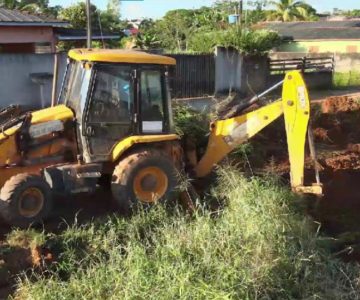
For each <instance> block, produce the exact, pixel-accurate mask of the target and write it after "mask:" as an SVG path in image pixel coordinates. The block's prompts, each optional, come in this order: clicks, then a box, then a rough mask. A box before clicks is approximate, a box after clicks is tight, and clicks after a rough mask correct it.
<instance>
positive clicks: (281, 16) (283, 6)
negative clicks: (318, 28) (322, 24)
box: [268, 0, 316, 22]
mask: <svg viewBox="0 0 360 300" xmlns="http://www.w3.org/2000/svg"><path fill="white" fill-rule="evenodd" d="M270 4H272V5H274V6H275V10H274V11H273V12H271V13H270V14H269V16H268V20H271V21H282V22H290V21H310V20H314V19H315V18H316V10H315V9H314V8H313V7H312V6H310V5H309V4H307V3H305V2H304V1H301V0H300V1H296V0H279V1H278V2H275V1H270Z"/></svg>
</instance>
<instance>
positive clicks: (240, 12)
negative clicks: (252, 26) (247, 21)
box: [238, 0, 243, 26]
mask: <svg viewBox="0 0 360 300" xmlns="http://www.w3.org/2000/svg"><path fill="white" fill-rule="evenodd" d="M242 17H243V0H239V21H238V22H239V26H241V22H242Z"/></svg>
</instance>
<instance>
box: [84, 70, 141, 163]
mask: <svg viewBox="0 0 360 300" xmlns="http://www.w3.org/2000/svg"><path fill="white" fill-rule="evenodd" d="M134 73H136V72H134V68H133V67H132V66H131V65H120V64H119V65H114V64H111V65H110V64H97V65H95V66H94V76H93V85H92V90H91V92H90V96H89V99H88V103H87V108H86V111H87V113H86V117H85V120H84V123H85V126H84V128H85V132H84V134H85V136H86V141H87V149H88V153H89V156H90V160H91V161H92V162H94V161H106V160H107V159H108V157H109V154H110V153H111V149H112V148H113V146H114V145H115V144H116V143H118V142H119V141H120V140H122V139H124V138H125V137H127V136H130V135H133V134H134V133H136V132H137V129H136V124H135V123H136V122H135V121H136V120H135V118H134V116H135V113H136V108H135V100H134V95H135V93H134V87H135V86H136V76H134Z"/></svg>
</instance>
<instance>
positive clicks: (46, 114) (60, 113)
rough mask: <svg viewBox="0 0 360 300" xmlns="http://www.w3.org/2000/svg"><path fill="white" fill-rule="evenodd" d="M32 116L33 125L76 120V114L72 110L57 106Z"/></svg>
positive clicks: (34, 113)
mask: <svg viewBox="0 0 360 300" xmlns="http://www.w3.org/2000/svg"><path fill="white" fill-rule="evenodd" d="M31 114H32V118H31V124H38V123H43V122H48V121H55V120H61V121H65V120H69V119H72V118H74V113H73V112H72V110H71V109H70V108H68V107H66V106H65V105H57V106H54V107H49V108H45V109H41V110H38V111H35V112H33V113H31Z"/></svg>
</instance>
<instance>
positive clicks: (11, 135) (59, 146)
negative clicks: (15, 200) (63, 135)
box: [0, 105, 74, 186]
mask: <svg viewBox="0 0 360 300" xmlns="http://www.w3.org/2000/svg"><path fill="white" fill-rule="evenodd" d="M31 115H32V118H31V124H39V123H45V122H49V121H54V120H61V121H66V120H71V119H73V118H74V114H73V112H72V111H71V109H69V108H68V107H66V106H65V105H58V106H55V107H49V108H45V109H42V110H39V111H35V112H32V113H31ZM20 125H21V123H19V124H18V125H15V126H13V127H11V128H9V129H7V130H6V131H5V132H4V133H1V134H0V166H2V167H4V168H3V169H1V178H0V186H2V185H3V184H4V183H5V181H6V180H8V179H9V178H10V177H11V176H13V175H16V174H18V173H23V172H30V173H34V172H35V173H37V172H40V170H41V169H42V167H44V166H46V165H49V164H51V163H48V164H38V165H34V166H23V167H19V166H16V167H14V166H12V167H5V166H11V165H14V164H18V163H20V162H21V161H22V160H23V159H24V158H23V157H22V156H21V153H19V150H18V148H17V143H16V134H15V133H16V132H17V131H18V130H19V128H20ZM47 138H48V137H46V136H44V137H42V138H38V139H37V140H38V141H40V142H41V141H46V139H47ZM65 148H67V149H71V148H73V147H72V144H71V143H70V142H69V141H67V140H66V139H59V140H55V141H54V142H52V143H45V144H44V146H43V147H39V148H35V149H33V150H30V151H29V152H28V153H27V154H26V159H41V158H46V157H49V156H52V155H56V154H58V153H61V152H62V151H63V150H64V149H65Z"/></svg>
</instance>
